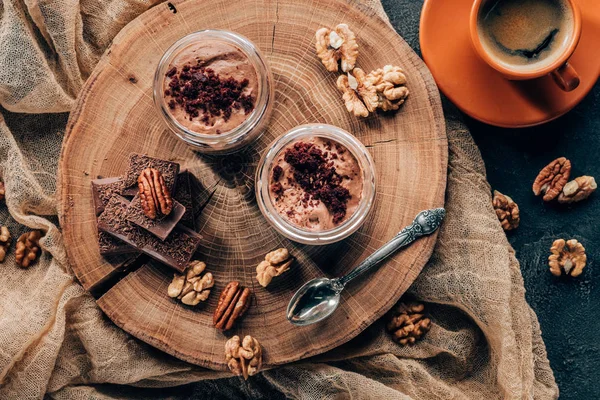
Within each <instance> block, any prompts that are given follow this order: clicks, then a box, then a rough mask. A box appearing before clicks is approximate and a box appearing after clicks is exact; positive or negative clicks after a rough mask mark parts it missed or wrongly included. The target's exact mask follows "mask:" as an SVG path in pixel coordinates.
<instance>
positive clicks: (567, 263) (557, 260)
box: [548, 239, 587, 277]
mask: <svg viewBox="0 0 600 400" xmlns="http://www.w3.org/2000/svg"><path fill="white" fill-rule="evenodd" d="M550 253H552V254H550V257H548V265H549V266H550V272H551V273H552V275H555V276H561V275H562V273H563V272H564V273H565V274H566V275H569V276H573V277H575V276H579V275H581V273H582V272H583V268H585V264H586V262H587V255H586V254H585V248H584V247H583V245H582V244H581V243H579V242H578V241H577V240H575V239H571V240H567V241H565V240H564V239H557V240H555V241H554V243H552V247H550Z"/></svg>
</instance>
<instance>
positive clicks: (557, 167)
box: [533, 157, 571, 201]
mask: <svg viewBox="0 0 600 400" xmlns="http://www.w3.org/2000/svg"><path fill="white" fill-rule="evenodd" d="M569 175H571V161H569V160H567V159H566V158H565V157H559V158H557V159H556V160H554V161H552V162H551V163H550V164H548V165H546V166H545V167H544V169H542V170H541V171H540V173H539V174H538V176H537V178H535V181H534V182H533V193H534V194H535V195H536V196H539V195H540V194H542V195H544V197H543V199H544V201H550V200H554V199H555V198H556V197H557V196H558V195H559V193H560V192H561V190H563V187H564V186H565V184H566V183H567V182H568V180H569Z"/></svg>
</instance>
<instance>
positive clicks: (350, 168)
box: [256, 124, 375, 245]
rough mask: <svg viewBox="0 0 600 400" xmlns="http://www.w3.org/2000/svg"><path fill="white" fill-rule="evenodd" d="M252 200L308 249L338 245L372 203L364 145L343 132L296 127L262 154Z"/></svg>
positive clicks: (329, 127)
mask: <svg viewBox="0 0 600 400" xmlns="http://www.w3.org/2000/svg"><path fill="white" fill-rule="evenodd" d="M256 198H257V202H258V205H259V208H260V210H261V212H262V213H263V215H264V216H265V218H266V219H267V221H268V222H269V223H270V224H271V225H272V226H273V227H274V228H275V229H276V230H277V231H278V232H279V233H281V234H282V235H284V236H285V237H287V238H289V239H291V240H294V241H297V242H300V243H305V244H313V245H322V244H329V243H333V242H337V241H339V240H342V239H344V238H346V237H348V236H349V235H351V234H352V233H354V232H355V231H356V230H357V229H359V228H360V226H361V225H362V224H363V222H364V221H365V219H366V218H367V215H368V214H369V211H370V210H371V208H372V206H373V202H374V200H375V166H374V163H373V160H372V158H371V156H370V154H369V152H368V151H367V149H366V148H365V146H364V145H363V144H362V143H361V142H360V141H359V140H358V139H356V138H355V137H354V136H352V135H351V134H350V133H348V132H346V131H344V130H343V129H341V128H338V127H335V126H332V125H325V124H308V125H301V126H298V127H296V128H294V129H292V130H290V131H289V132H287V133H285V134H284V135H283V136H281V137H279V138H278V139H276V140H275V141H274V142H273V143H272V144H271V146H269V147H268V149H267V150H266V152H265V154H264V155H263V157H262V159H261V161H260V162H259V165H258V169H257V173H256Z"/></svg>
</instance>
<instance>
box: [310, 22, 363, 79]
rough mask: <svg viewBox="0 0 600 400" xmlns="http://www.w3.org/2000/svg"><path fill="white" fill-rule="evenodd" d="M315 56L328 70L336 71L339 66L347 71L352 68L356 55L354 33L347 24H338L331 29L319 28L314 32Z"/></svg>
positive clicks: (356, 44) (356, 45)
mask: <svg viewBox="0 0 600 400" xmlns="http://www.w3.org/2000/svg"><path fill="white" fill-rule="evenodd" d="M315 38H316V42H315V48H316V50H317V56H318V57H319V58H320V59H321V62H322V63H323V65H324V66H325V68H327V70H328V71H331V72H336V71H337V70H338V68H339V67H341V68H342V71H344V72H348V71H351V70H352V69H353V68H354V65H355V64H356V58H357V57H358V43H357V42H356V35H354V32H352V31H351V30H350V28H349V27H348V25H346V24H339V25H338V26H336V27H335V28H334V29H333V30H331V29H329V28H321V29H319V30H317V32H316V33H315Z"/></svg>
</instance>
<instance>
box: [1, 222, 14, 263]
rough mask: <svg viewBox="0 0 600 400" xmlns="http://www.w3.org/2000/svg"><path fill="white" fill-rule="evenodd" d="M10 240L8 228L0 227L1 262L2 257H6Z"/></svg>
mask: <svg viewBox="0 0 600 400" xmlns="http://www.w3.org/2000/svg"><path fill="white" fill-rule="evenodd" d="M10 242H12V236H11V235H10V232H9V231H8V228H7V227H5V226H2V227H0V262H3V261H4V258H6V252H8V247H9V246H10Z"/></svg>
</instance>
